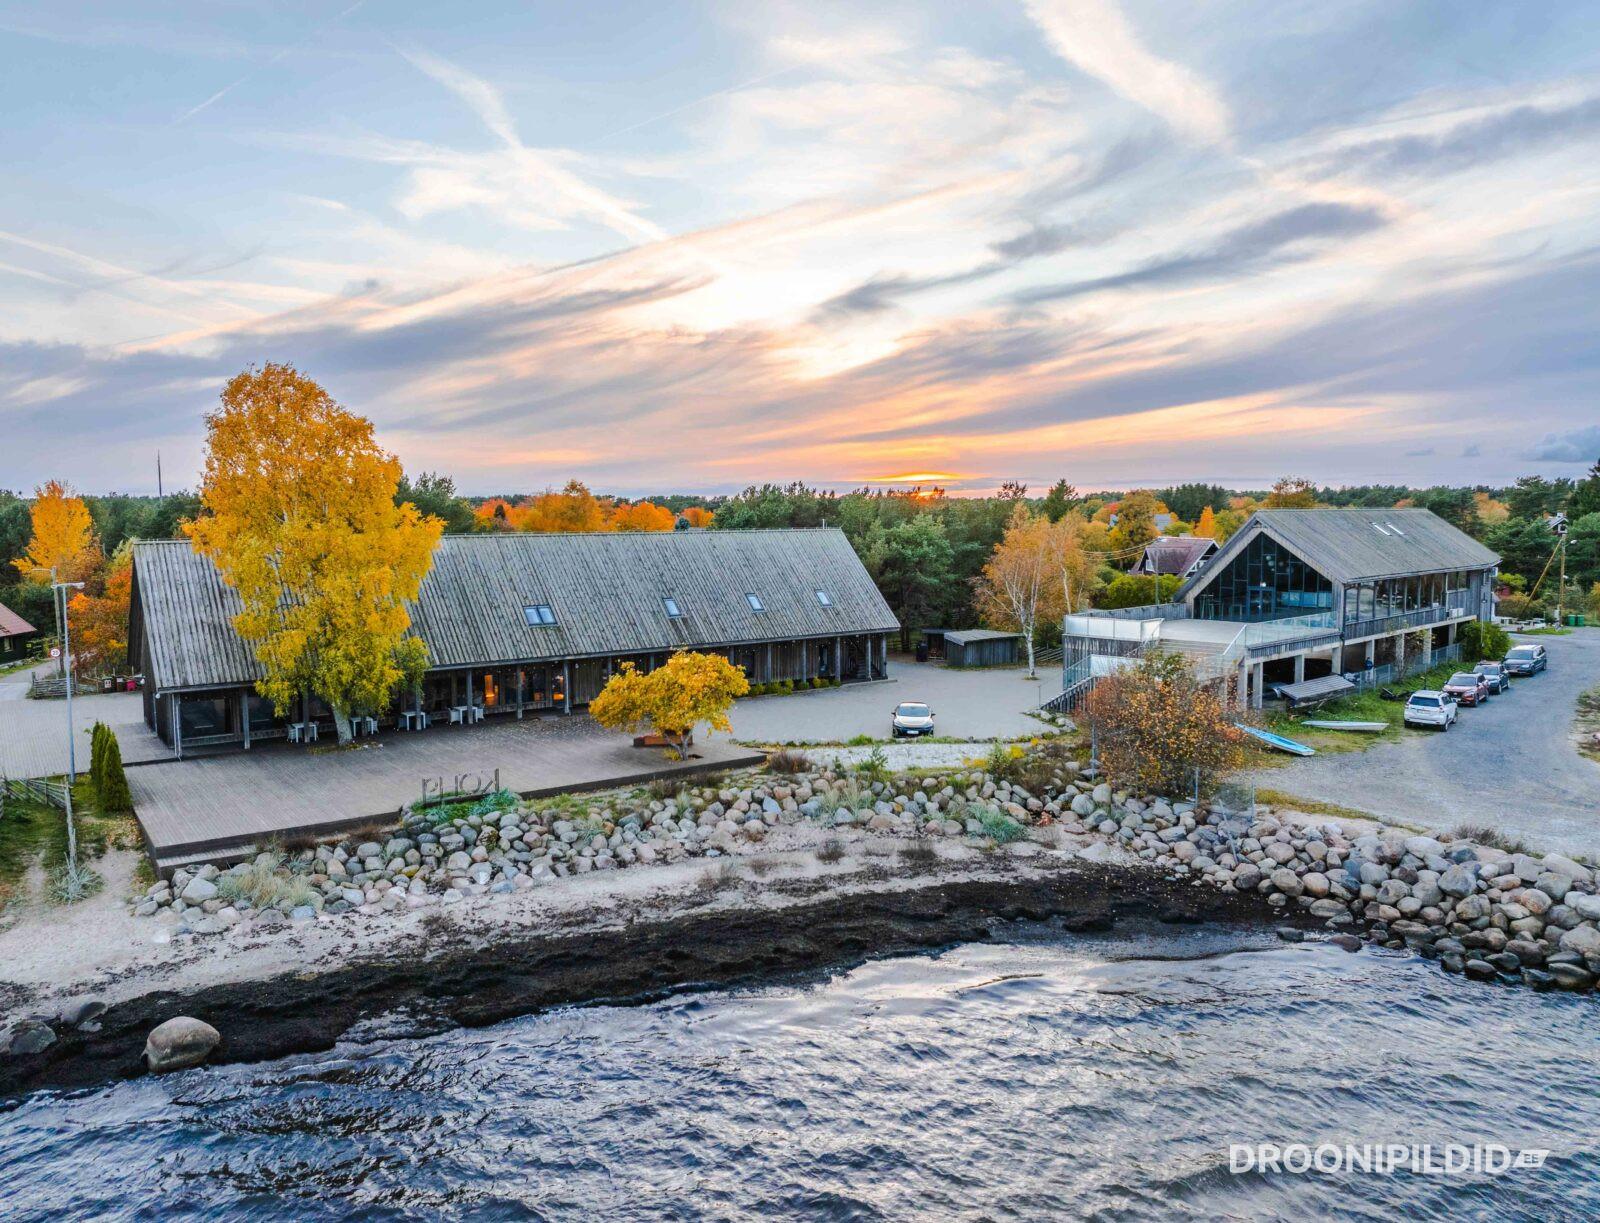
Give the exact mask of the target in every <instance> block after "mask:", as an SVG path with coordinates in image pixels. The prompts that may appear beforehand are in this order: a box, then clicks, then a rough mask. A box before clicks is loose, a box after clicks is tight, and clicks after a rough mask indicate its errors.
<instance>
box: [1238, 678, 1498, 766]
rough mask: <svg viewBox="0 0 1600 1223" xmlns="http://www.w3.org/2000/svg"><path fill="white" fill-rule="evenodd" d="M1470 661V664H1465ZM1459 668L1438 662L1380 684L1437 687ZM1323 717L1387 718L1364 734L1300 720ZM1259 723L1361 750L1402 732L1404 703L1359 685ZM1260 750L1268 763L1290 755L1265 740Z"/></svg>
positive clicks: (1332, 750) (1312, 743)
mask: <svg viewBox="0 0 1600 1223" xmlns="http://www.w3.org/2000/svg"><path fill="white" fill-rule="evenodd" d="M1468 665H1470V664H1468ZM1459 670H1461V665H1460V664H1458V663H1440V664H1439V665H1438V666H1436V667H1429V668H1428V669H1427V670H1426V671H1417V672H1415V673H1413V674H1411V675H1408V676H1406V677H1405V678H1403V679H1398V680H1394V681H1392V682H1391V683H1389V684H1386V685H1384V687H1387V688H1388V689H1389V690H1390V691H1392V692H1413V691H1416V690H1417V689H1420V688H1438V687H1440V686H1441V685H1442V684H1444V683H1446V682H1447V681H1448V680H1449V679H1450V677H1451V676H1452V675H1454V674H1455V673H1456V672H1457V671H1459ZM1306 718H1311V719H1312V720H1314V721H1320V720H1324V719H1328V720H1336V721H1343V722H1387V723H1388V724H1389V728H1388V729H1387V730H1382V731H1378V732H1377V733H1375V734H1368V733H1366V732H1364V731H1349V730H1319V729H1318V728H1317V727H1315V726H1306V725H1304V720H1305V719H1306ZM1261 724H1262V726H1264V727H1265V728H1266V729H1267V730H1270V731H1272V732H1273V733H1274V734H1279V735H1285V736H1287V737H1288V738H1290V739H1294V740H1296V741H1298V742H1300V743H1304V744H1305V745H1306V746H1308V747H1314V748H1316V749H1317V751H1319V752H1325V753H1327V754H1329V755H1338V754H1339V753H1341V752H1364V751H1366V750H1367V749H1368V748H1370V747H1374V746H1376V745H1377V744H1379V743H1393V742H1395V741H1396V740H1397V739H1399V738H1400V737H1401V736H1402V735H1403V734H1404V733H1405V706H1404V705H1403V704H1402V703H1401V702H1399V701H1386V700H1384V699H1383V697H1381V696H1379V695H1378V689H1377V688H1363V689H1361V690H1360V691H1359V692H1352V693H1350V694H1349V695H1348V696H1342V697H1339V698H1338V699H1337V700H1332V701H1329V702H1328V703H1327V704H1325V705H1322V706H1320V707H1318V708H1317V709H1314V710H1310V711H1306V712H1301V713H1284V712H1281V711H1276V710H1275V711H1271V712H1268V713H1266V714H1264V715H1263V716H1262V717H1261ZM1259 747H1260V749H1261V754H1262V755H1264V756H1265V757H1267V758H1268V759H1270V760H1271V764H1272V766H1275V767H1276V766H1282V765H1286V764H1288V763H1289V762H1290V759H1291V758H1290V757H1288V756H1286V755H1284V754H1283V753H1282V752H1277V751H1274V750H1273V749H1272V748H1270V747H1267V746H1266V745H1265V744H1260V745H1259Z"/></svg>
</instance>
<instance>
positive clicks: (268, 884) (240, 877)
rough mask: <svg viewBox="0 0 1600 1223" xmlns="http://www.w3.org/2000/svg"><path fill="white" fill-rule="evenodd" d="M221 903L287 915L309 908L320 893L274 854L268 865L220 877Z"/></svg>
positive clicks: (267, 862)
mask: <svg viewBox="0 0 1600 1223" xmlns="http://www.w3.org/2000/svg"><path fill="white" fill-rule="evenodd" d="M216 882H217V899H219V900H223V901H226V902H227V903H228V904H231V905H243V906H248V907H249V908H252V909H269V908H279V909H282V910H283V911H284V912H288V911H289V910H291V909H294V908H297V907H299V906H300V905H308V904H311V903H312V902H313V900H314V899H315V898H316V896H317V891H316V889H315V888H313V887H312V886H311V884H310V883H309V882H308V881H307V880H306V878H305V876H304V875H291V874H289V872H288V871H287V870H286V869H285V868H284V867H283V865H282V860H281V859H280V858H279V857H278V856H277V855H276V854H273V855H271V856H270V860H269V861H266V862H252V863H251V864H250V865H249V866H247V867H246V868H245V869H244V870H242V871H239V872H238V873H237V874H235V873H233V872H232V871H229V872H228V873H226V874H223V875H219V876H218V877H217V881H216Z"/></svg>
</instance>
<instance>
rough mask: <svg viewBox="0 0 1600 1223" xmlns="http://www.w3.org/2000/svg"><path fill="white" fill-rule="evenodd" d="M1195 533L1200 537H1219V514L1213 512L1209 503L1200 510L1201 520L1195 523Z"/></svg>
mask: <svg viewBox="0 0 1600 1223" xmlns="http://www.w3.org/2000/svg"><path fill="white" fill-rule="evenodd" d="M1194 533H1195V536H1196V537H1197V538H1199V539H1215V538H1216V537H1217V516H1216V515H1215V514H1213V513H1212V512H1211V507H1210V506H1209V505H1208V506H1206V508H1205V509H1203V510H1201V511H1200V521H1198V522H1196V523H1195V524H1194Z"/></svg>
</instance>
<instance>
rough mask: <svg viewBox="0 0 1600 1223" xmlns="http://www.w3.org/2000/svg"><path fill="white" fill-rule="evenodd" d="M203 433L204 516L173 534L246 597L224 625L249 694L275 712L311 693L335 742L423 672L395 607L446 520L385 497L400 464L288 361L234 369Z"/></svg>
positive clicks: (390, 494) (417, 648) (361, 422)
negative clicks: (250, 659)
mask: <svg viewBox="0 0 1600 1223" xmlns="http://www.w3.org/2000/svg"><path fill="white" fill-rule="evenodd" d="M206 429H207V446H206V469H205V480H204V483H203V485H202V487H201V491H200V499H201V505H202V507H203V510H204V512H203V514H202V515H201V516H200V517H199V518H197V519H196V520H195V521H194V522H193V523H190V524H188V525H187V526H186V527H185V530H186V531H187V532H188V534H189V536H190V538H191V539H192V540H193V541H194V547H195V550H196V551H197V552H203V553H205V554H206V555H207V556H209V557H210V558H211V560H212V561H213V562H214V563H215V564H216V566H217V568H218V569H219V570H220V571H221V573H222V577H223V580H224V581H226V582H227V583H228V585H230V586H232V587H234V588H235V589H236V590H238V592H239V596H240V598H241V600H242V601H243V603H244V611H243V612H241V613H240V614H239V615H238V616H236V617H235V618H234V627H235V628H236V629H238V631H239V634H240V636H242V637H243V638H244V639H245V640H246V641H248V642H250V643H251V644H252V645H253V647H254V648H255V652H256V657H257V659H258V660H260V662H261V665H262V667H263V668H264V670H265V672H266V674H265V676H264V678H263V679H261V680H260V681H259V682H258V683H257V685H256V689H257V691H258V692H260V693H261V695H262V696H264V697H267V698H269V699H270V700H271V701H272V703H273V705H274V707H275V708H276V709H277V711H278V713H279V715H280V716H281V715H282V714H283V713H284V711H285V710H287V709H288V707H289V705H290V703H291V702H292V701H293V700H294V699H295V698H296V697H297V696H299V695H301V694H302V693H307V692H309V693H313V694H315V695H317V696H319V697H321V698H322V699H323V700H324V701H325V702H327V704H328V706H329V707H330V708H331V709H332V710H333V712H334V721H335V725H336V726H337V728H338V732H339V738H340V741H341V742H343V741H344V740H346V739H347V738H348V737H349V734H350V727H349V715H350V714H352V713H354V712H357V711H360V710H379V709H382V708H384V706H386V705H387V704H388V702H389V700H390V698H391V696H392V695H393V693H394V691H395V690H396V688H398V687H399V686H400V685H402V684H403V683H407V682H415V679H416V677H417V676H419V675H420V674H421V672H422V670H423V668H424V667H425V666H426V659H427V647H426V646H425V645H424V644H423V643H422V642H421V641H418V640H416V639H415V638H410V637H407V636H406V630H407V629H408V628H409V627H410V625H411V618H410V615H409V613H408V612H407V611H406V606H405V605H406V603H407V602H408V601H410V600H413V599H415V598H416V597H417V592H418V590H419V589H420V588H421V586H422V579H423V578H424V577H425V576H426V575H427V572H428V568H429V566H430V565H431V564H432V563H433V549H434V545H435V544H437V543H438V542H439V536H440V534H441V533H442V532H443V530H444V524H443V523H442V522H441V521H440V520H439V519H437V518H433V517H423V516H422V515H420V514H418V512H417V510H416V507H415V506H413V505H411V504H410V503H409V502H407V503H405V504H402V505H396V504H395V502H394V495H395V489H396V488H397V487H398V486H399V483H400V462H399V460H398V459H396V458H395V457H394V456H393V455H391V454H389V453H388V452H387V451H385V450H383V449H382V448H380V447H379V446H378V444H377V443H376V442H375V441H374V440H373V436H372V422H371V421H369V420H366V419H364V418H363V417H360V416H356V415H354V414H353V413H350V412H347V411H346V410H345V409H344V408H342V407H340V406H339V404H338V403H336V402H335V401H334V399H333V397H332V396H331V395H329V394H328V393H327V392H326V391H325V390H323V389H322V388H321V387H320V386H318V385H317V384H316V383H315V382H313V381H311V379H309V378H306V377H303V376H301V375H300V374H299V373H297V372H296V371H295V369H294V368H293V367H292V366H288V365H271V364H269V365H267V366H265V367H263V368H262V369H259V370H249V371H246V372H245V373H242V374H240V375H238V376H237V377H236V378H234V379H233V380H232V381H230V382H229V383H228V385H227V386H226V387H224V388H223V391H222V407H221V409H220V410H218V411H216V412H213V413H211V414H210V415H208V416H207V417H206Z"/></svg>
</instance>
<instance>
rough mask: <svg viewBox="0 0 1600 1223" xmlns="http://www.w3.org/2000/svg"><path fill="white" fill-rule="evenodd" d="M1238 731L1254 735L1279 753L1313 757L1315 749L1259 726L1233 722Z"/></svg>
mask: <svg viewBox="0 0 1600 1223" xmlns="http://www.w3.org/2000/svg"><path fill="white" fill-rule="evenodd" d="M1234 725H1235V726H1237V727H1238V728H1239V729H1240V730H1242V731H1244V733H1245V734H1247V735H1254V736H1255V737H1256V738H1257V739H1260V740H1261V742H1263V743H1265V744H1266V745H1267V746H1268V747H1275V748H1277V749H1278V750H1279V751H1280V752H1288V753H1290V754H1291V755H1295V756H1315V755H1316V754H1317V749H1316V748H1314V747H1308V746H1306V745H1305V744H1304V743H1297V742H1295V741H1294V740H1293V739H1286V738H1284V737H1283V736H1282V735H1275V734H1273V733H1272V732H1271V731H1270V730H1262V729H1261V728H1260V727H1259V726H1246V725H1245V724H1244V723H1243V722H1235V723H1234Z"/></svg>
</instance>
